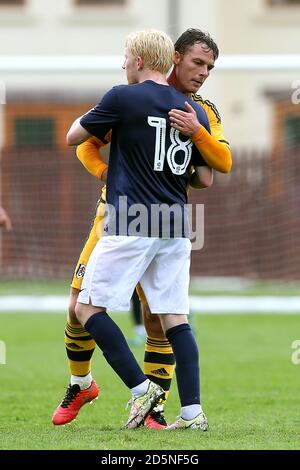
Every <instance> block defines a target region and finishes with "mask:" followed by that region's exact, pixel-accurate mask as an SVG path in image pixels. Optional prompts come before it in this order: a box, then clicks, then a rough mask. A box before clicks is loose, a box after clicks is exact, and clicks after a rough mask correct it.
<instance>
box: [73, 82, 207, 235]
mask: <svg viewBox="0 0 300 470" xmlns="http://www.w3.org/2000/svg"><path fill="white" fill-rule="evenodd" d="M185 101H188V102H189V103H190V104H191V106H193V108H194V109H195V111H196V112H197V116H198V120H199V122H200V124H201V125H203V126H204V127H205V128H206V129H207V130H208V131H210V128H209V123H208V119H207V115H206V113H205V111H204V110H203V109H202V108H201V107H200V106H198V105H197V104H195V103H194V102H193V101H192V100H191V99H189V98H188V97H187V96H186V95H184V94H182V93H180V92H178V91H177V90H176V89H175V88H173V87H171V86H167V85H160V84H157V83H155V82H153V81H151V80H147V81H145V82H142V83H139V84H135V85H120V86H116V87H114V88H112V89H111V90H110V91H109V92H108V93H106V94H105V95H104V97H103V98H102V100H101V102H100V103H99V104H98V105H97V106H96V107H95V108H93V109H92V110H91V111H89V112H88V113H87V114H85V115H84V116H83V117H82V118H81V121H80V123H81V125H82V126H83V127H84V128H85V129H86V130H87V131H88V132H89V133H90V134H92V135H94V136H96V137H98V138H99V139H100V140H104V137H105V135H106V134H107V132H108V131H109V130H110V129H112V139H111V148H110V157H109V169H108V178H107V196H106V197H107V203H108V204H109V205H110V206H112V207H114V209H115V214H116V219H117V220H119V216H121V213H122V214H124V212H125V211H126V210H127V216H128V219H127V221H125V222H124V220H123V225H122V228H121V227H120V226H119V225H118V222H117V227H116V233H117V234H122V235H124V234H127V235H128V234H131V233H128V230H127V229H128V226H129V225H130V222H132V221H133V219H134V216H133V214H132V211H134V208H135V207H136V206H134V205H135V204H139V205H142V206H143V207H145V208H146V210H147V211H148V227H146V228H145V227H141V230H140V235H141V236H151V235H152V236H153V235H155V236H157V233H156V229H157V226H155V230H153V229H154V223H153V221H152V224H153V227H152V230H151V216H150V211H151V207H152V206H153V205H155V206H156V207H157V206H160V205H163V204H164V205H167V206H168V207H170V206H174V205H176V206H179V208H180V212H181V214H182V216H183V219H186V214H185V211H184V209H185V204H186V202H187V192H186V187H187V184H188V178H189V171H190V167H191V165H194V166H201V165H206V163H205V162H204V160H203V158H202V156H201V154H200V153H199V151H198V150H197V148H196V147H195V145H194V144H193V143H192V141H191V140H190V139H189V138H188V137H186V136H184V135H183V134H180V133H179V132H178V131H176V130H175V129H173V128H172V127H171V126H170V120H169V115H168V113H169V111H170V110H171V109H172V108H177V109H181V110H183V111H186V109H185V106H184V102H185ZM120 198H121V199H120ZM120 201H121V203H120ZM125 206H126V207H125ZM130 208H131V209H132V210H131V209H130ZM128 211H129V214H128ZM130 211H131V213H130ZM183 214H184V215H183ZM110 217H111V215H110ZM172 217H173V215H172ZM111 220H112V218H111ZM143 220H144V219H143ZM183 222H185V223H186V221H183ZM124 224H125V226H126V228H124ZM160 224H161V221H160ZM160 228H161V227H160ZM159 232H160V233H159V236H164V235H163V232H162V231H161V230H159ZM110 233H112V232H111V231H110ZM175 235H176V236H178V232H176V234H175V232H174V229H173V227H171V229H170V236H171V237H172V236H175ZM179 236H184V234H182V233H181V235H179Z"/></svg>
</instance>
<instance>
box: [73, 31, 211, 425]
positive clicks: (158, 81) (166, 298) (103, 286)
mask: <svg viewBox="0 0 300 470" xmlns="http://www.w3.org/2000/svg"><path fill="white" fill-rule="evenodd" d="M171 45H172V43H171V40H170V38H168V37H167V36H166V35H165V34H164V33H161V32H157V31H146V32H139V33H136V34H134V35H132V36H130V37H129V38H128V41H127V47H126V59H125V70H126V74H127V77H128V81H129V83H137V84H135V85H123V86H119V87H114V88H113V89H112V90H110V91H109V92H108V93H107V94H106V95H105V96H104V97H103V99H102V101H101V102H100V103H99V104H98V105H97V106H96V107H95V108H94V109H93V110H91V111H90V112H88V113H87V114H86V115H84V116H83V117H82V118H81V119H78V120H76V121H75V122H74V124H73V125H72V127H71V129H70V131H69V133H68V137H67V140H68V143H69V145H77V144H79V143H81V142H83V141H84V140H86V139H87V138H88V137H90V135H94V136H96V137H97V138H100V139H104V138H105V136H106V134H107V132H108V131H109V130H110V129H112V140H111V152H110V164H109V170H108V185H107V203H108V207H109V217H108V222H107V225H106V227H105V231H106V235H105V236H103V237H102V239H101V240H100V242H98V244H97V245H96V247H95V249H94V251H93V253H92V255H91V258H90V259H89V262H88V266H87V270H86V273H85V277H84V281H83V285H82V292H81V293H80V295H79V298H78V304H77V307H76V314H77V316H78V319H79V320H80V322H81V323H82V325H84V327H85V329H86V330H87V331H89V332H90V334H91V336H92V337H93V338H94V339H95V341H96V343H97V344H98V346H99V347H100V348H101V349H102V351H103V353H104V356H105V357H106V359H107V360H108V362H109V363H110V365H111V366H112V367H113V368H114V370H115V371H116V372H117V374H118V375H119V376H120V377H121V379H122V380H123V382H124V383H125V384H127V385H128V384H129V383H130V384H131V385H132V384H133V383H134V382H137V381H138V380H141V378H142V375H141V374H140V373H138V372H137V367H136V364H134V362H133V359H132V358H131V357H130V351H129V348H128V346H127V344H126V342H125V339H124V338H122V341H121V333H120V332H119V331H117V327H116V325H115V324H114V322H113V321H112V320H111V319H110V317H109V316H108V315H107V314H106V308H110V309H115V310H124V309H128V307H129V300H130V297H131V295H132V292H133V290H134V289H135V286H136V284H137V283H138V282H140V284H141V286H142V288H143V290H144V292H145V295H146V297H147V299H148V301H149V307H150V309H151V312H153V313H154V314H158V315H159V317H160V320H161V323H162V327H163V329H164V332H165V334H166V337H167V338H168V340H169V342H170V344H171V345H172V348H173V351H174V355H175V360H176V375H177V383H178V391H179V396H180V401H181V414H180V418H179V419H178V420H177V421H176V422H175V423H174V424H173V425H171V426H169V429H177V428H190V429H199V430H203V431H205V430H207V429H208V423H207V419H206V417H205V415H204V412H203V410H202V408H201V405H200V380H199V363H198V348H197V344H196V341H195V339H194V336H193V333H192V331H191V329H190V327H189V325H188V320H187V315H188V313H189V303H188V284H189V264H190V250H191V244H190V240H189V238H188V236H189V233H188V229H187V227H188V220H187V214H186V210H185V209H186V207H185V205H186V202H187V193H186V186H187V181H188V178H189V170H190V168H191V166H192V165H196V166H199V165H201V164H203V165H205V162H204V161H203V159H202V157H201V155H200V154H199V152H198V150H197V148H196V147H195V146H194V145H193V143H192V141H191V140H190V139H189V138H186V137H185V136H183V135H182V134H180V133H179V131H178V130H176V129H175V128H174V127H172V126H171V124H170V120H169V111H170V110H171V109H179V110H182V111H185V110H186V106H187V103H188V104H189V105H190V106H191V107H192V108H193V109H194V111H195V113H196V115H197V119H198V122H199V123H200V125H201V126H203V127H204V128H206V130H209V124H208V120H207V116H206V114H205V112H204V111H203V110H202V108H199V107H197V106H195V104H194V103H193V101H192V100H190V99H189V98H187V97H186V96H185V95H183V94H182V93H180V92H178V91H176V90H175V89H174V88H172V87H170V86H169V85H168V83H167V80H166V73H167V71H168V69H169V68H170V66H171V63H170V62H168V57H169V53H170V51H171V50H172V51H174V49H173V46H171ZM167 51H168V52H167ZM172 54H173V52H171V55H172ZM136 206H138V210H139V212H141V208H142V212H143V211H144V214H146V217H143V218H142V219H141V220H142V222H141V221H140V220H139V223H138V224H137V223H136V218H137V217H136V212H134V211H133V210H132V209H133V208H135V209H136ZM163 206H164V207H167V208H169V209H170V212H169V213H168V214H167V217H166V218H165V219H166V220H164V217H162V218H161V217H159V218H158V220H156V221H155V220H154V219H155V218H153V217H152V216H153V213H152V209H153V207H156V208H157V207H158V208H159V209H161V208H162V207H163ZM175 208H176V210H175ZM133 213H134V214H133ZM137 227H138V230H137ZM104 274H105V275H104ZM120 343H122V344H120ZM122 348H123V349H122ZM127 349H128V350H127ZM125 351H126V353H125ZM124 368H125V369H124ZM149 387H150V385H149V382H147V381H146V380H145V381H143V382H141V383H137V384H136V385H135V386H130V388H131V389H132V392H133V398H134V401H133V406H132V410H131V415H130V417H129V420H128V423H127V427H136V425H138V424H139V422H141V420H140V421H139V416H140V415H143V417H145V416H146V415H147V413H148V411H146V412H144V411H143V406H144V405H142V404H141V403H140V402H139V401H138V400H141V397H143V396H145V395H147V394H148V395H149ZM155 392H157V396H159V393H160V391H157V390H155ZM136 397H138V398H136ZM146 401H147V400H146ZM151 406H152V405H151ZM151 406H150V408H151ZM136 408H139V410H138V411H136ZM141 410H142V411H141ZM133 415H134V417H132V416H133ZM137 416H138V418H137Z"/></svg>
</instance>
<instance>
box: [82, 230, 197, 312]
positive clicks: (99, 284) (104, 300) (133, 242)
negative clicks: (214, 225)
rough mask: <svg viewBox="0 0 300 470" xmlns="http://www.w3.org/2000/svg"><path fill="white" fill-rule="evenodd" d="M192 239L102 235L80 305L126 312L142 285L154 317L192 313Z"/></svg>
mask: <svg viewBox="0 0 300 470" xmlns="http://www.w3.org/2000/svg"><path fill="white" fill-rule="evenodd" d="M190 256H191V242H190V240H189V239H188V238H173V239H167V240H166V239H161V238H143V237H125V236H103V237H102V238H101V239H100V240H99V242H98V243H97V245H96V246H95V248H94V250H93V252H92V254H91V256H90V258H89V261H88V264H87V267H86V272H85V275H84V278H83V282H82V290H81V292H80V294H79V297H78V302H80V303H83V304H89V303H91V304H92V305H93V306H95V307H106V308H107V309H110V310H121V311H124V310H125V311H126V310H129V309H130V299H131V297H132V294H133V292H134V289H135V286H136V285H137V283H138V282H140V284H141V286H142V288H143V291H144V293H145V295H146V298H147V301H148V304H149V307H150V310H151V312H152V313H175V314H184V315H187V314H188V313H189V296H188V288H189V280H190Z"/></svg>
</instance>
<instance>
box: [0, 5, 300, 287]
mask: <svg viewBox="0 0 300 470" xmlns="http://www.w3.org/2000/svg"><path fill="white" fill-rule="evenodd" d="M299 20H300V1H297V0H287V1H278V0H254V1H253V2H251V3H248V4H246V3H245V2H240V1H238V0H226V1H222V0H212V1H210V2H209V6H208V4H207V2H206V1H202V0H197V2H196V1H193V0H185V1H180V0H163V1H161V0H153V1H152V2H147V1H146V0H145V1H143V0H86V1H85V0H84V1H83V0H60V1H53V2H49V1H47V0H38V1H37V0H15V1H0V25H1V29H0V55H1V60H0V78H1V90H2V95H3V96H2V98H3V99H2V102H4V101H5V104H2V105H1V108H0V146H1V147H0V149H1V170H0V171H1V187H0V188H1V192H0V195H1V203H2V205H3V206H4V207H5V208H6V209H7V210H8V212H9V213H10V215H11V217H12V219H13V225H14V230H13V232H12V233H5V232H3V231H2V233H1V240H0V260H1V264H0V277H1V279H10V280H11V279H19V280H22V279H24V280H38V279H45V280H48V279H64V280H66V279H69V278H70V276H71V273H72V269H73V266H74V263H75V261H76V259H77V256H78V253H79V251H80V248H81V246H82V244H83V241H84V239H85V235H86V233H87V230H88V228H89V223H90V220H91V217H92V215H93V207H94V204H95V201H96V199H97V197H98V195H99V186H100V185H99V182H97V181H96V180H94V179H93V178H92V177H90V176H89V175H88V174H86V173H85V171H83V169H82V168H81V166H80V163H79V162H78V161H77V160H76V157H75V156H74V151H73V150H72V149H71V150H70V149H69V148H67V147H66V144H65V134H66V131H67V129H68V127H69V125H70V123H71V122H72V120H73V119H74V118H75V117H77V116H78V115H79V114H81V113H83V112H84V111H86V110H87V109H89V108H90V107H91V106H92V105H93V104H95V103H96V102H97V101H98V100H99V98H100V97H101V95H102V94H103V93H104V91H105V90H107V89H109V88H110V87H111V86H112V85H113V84H117V83H123V82H124V80H125V78H124V74H123V71H122V69H121V65H122V53H123V48H124V38H125V36H126V35H127V33H129V32H131V31H132V30H136V29H143V28H147V27H153V26H154V27H156V28H158V29H162V30H165V31H168V32H169V33H170V35H171V36H172V37H173V38H174V39H176V37H177V36H179V34H180V33H181V32H182V31H184V30H185V29H186V28H188V27H191V26H193V27H199V28H202V29H204V30H207V31H209V32H210V33H211V35H212V36H213V37H214V38H215V40H216V42H217V43H218V45H219V47H220V50H221V58H220V59H219V61H217V63H216V70H215V71H214V72H213V73H212V74H211V77H210V78H209V80H208V81H207V84H205V85H204V87H203V89H201V90H200V92H199V93H200V94H201V95H202V96H203V97H204V98H205V99H210V100H211V101H213V102H214V103H215V104H216V106H217V108H218V110H219V112H220V114H221V116H222V120H223V125H224V130H225V135H226V137H227V138H228V140H229V141H230V142H231V145H232V150H233V158H234V166H233V171H232V173H231V174H230V175H227V176H226V175H225V176H224V175H219V174H217V175H216V178H215V182H214V185H213V187H212V188H211V189H210V190H208V191H202V192H192V193H191V201H193V202H201V203H204V204H205V224H206V227H205V247H204V249H203V250H202V251H199V252H194V253H193V263H192V275H193V276H197V277H201V276H212V277H215V276H218V277H239V278H247V279H252V280H263V279H264V280H266V279H268V280H280V281H295V280H299V279H300V244H299V235H300V217H299V208H298V201H299V196H300V186H299V175H300V159H299V157H300V106H299V104H298V105H297V103H298V101H299V100H300V91H299V90H298V93H297V86H298V88H300V82H299V76H300V56H299V55H298V56H297V55H296V53H297V52H298V50H299V49H298V42H297V40H296V37H297V36H296V35H297V31H298V25H299ZM292 54H294V55H292ZM258 55H259V56H260V57H257V56H258ZM262 55H263V56H262ZM240 56H243V57H240ZM297 79H298V83H297ZM293 87H294V88H293ZM292 97H294V103H293V101H292ZM297 98H298V101H297ZM295 100H296V101H295Z"/></svg>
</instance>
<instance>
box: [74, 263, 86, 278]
mask: <svg viewBox="0 0 300 470" xmlns="http://www.w3.org/2000/svg"><path fill="white" fill-rule="evenodd" d="M85 268H86V265H85V264H80V265H79V266H78V269H77V271H76V277H77V279H79V278H81V277H83V276H84V273H85Z"/></svg>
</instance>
